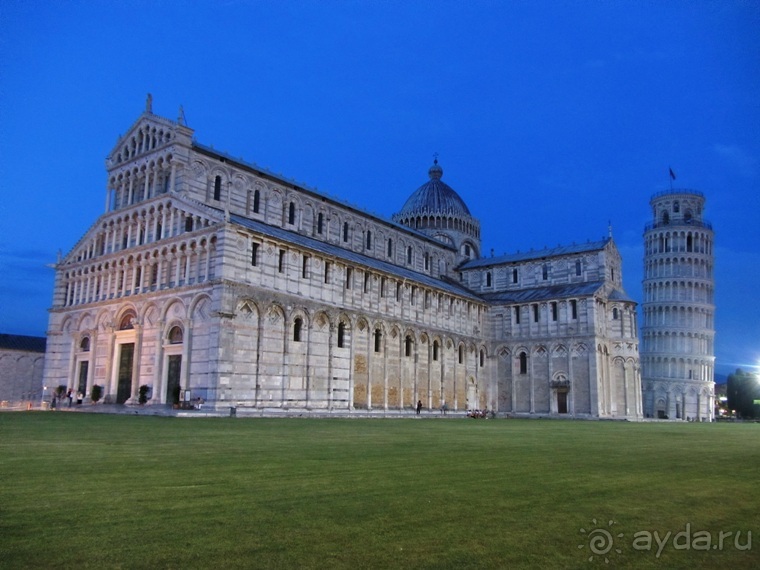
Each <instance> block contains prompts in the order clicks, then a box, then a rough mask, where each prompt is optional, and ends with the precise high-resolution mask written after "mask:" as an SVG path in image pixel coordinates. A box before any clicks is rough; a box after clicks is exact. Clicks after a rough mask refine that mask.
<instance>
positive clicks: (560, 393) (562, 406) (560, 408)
mask: <svg viewBox="0 0 760 570" xmlns="http://www.w3.org/2000/svg"><path fill="white" fill-rule="evenodd" d="M557 413H558V414H566V413H567V392H566V391H565V390H557Z"/></svg>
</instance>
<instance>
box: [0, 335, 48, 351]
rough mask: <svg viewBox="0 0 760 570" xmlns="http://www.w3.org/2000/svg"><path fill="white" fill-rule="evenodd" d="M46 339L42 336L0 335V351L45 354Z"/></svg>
mask: <svg viewBox="0 0 760 570" xmlns="http://www.w3.org/2000/svg"><path fill="white" fill-rule="evenodd" d="M46 345H47V339H46V338H45V337H44V336H24V335H18V334H0V349H4V350H21V351H24V352H45V346H46Z"/></svg>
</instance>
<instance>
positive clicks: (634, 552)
mask: <svg viewBox="0 0 760 570" xmlns="http://www.w3.org/2000/svg"><path fill="white" fill-rule="evenodd" d="M759 475H760V424H720V425H718V424H694V423H692V424H682V423H679V424H669V423H645V424H629V423H614V422H583V421H550V420H469V419H451V420H424V419H423V420H417V419H398V420H351V419H345V420H339V419H330V420H306V419H246V420H244V419H230V418H208V419H179V418H166V417H143V416H140V417H131V416H118V415H101V414H81V413H51V412H38V413H34V412H32V413H3V414H0V482H1V483H2V485H1V486H0V552H1V553H2V554H1V555H0V556H1V558H0V567H2V568H14V569H15V568H209V567H217V568H220V569H221V568H254V567H255V568H263V567H271V568H476V567H477V568H480V567H483V568H506V567H510V568H528V567H530V568H539V567H541V568H594V567H599V568H601V567H615V568H619V567H628V568H663V569H664V568H667V569H671V568H690V569H692V568H719V567H720V568H757V567H760V481H759V480H758V476H759ZM594 520H595V521H596V523H595V522H594ZM610 521H613V524H612V526H609V522H610ZM687 525H688V527H687ZM687 528H688V536H687V533H686V531H687ZM581 529H583V531H585V532H583V531H582V530H581ZM602 531H605V532H608V533H610V535H609V537H611V539H612V541H611V542H609V537H605V536H604V532H602ZM655 531H656V532H657V536H656V537H655V536H654V532H655ZM737 531H738V532H740V534H739V539H740V540H739V543H738V547H737V544H736V543H735V537H736V533H737ZM749 531H751V532H752V537H751V538H752V541H753V542H751V543H748V534H747V533H748V532H749ZM679 532H680V533H681V536H680V539H677V540H676V541H675V542H674V538H678V537H676V535H677V533H679ZM721 532H724V533H728V532H732V533H733V534H732V535H731V536H730V537H725V534H724V541H723V544H722V545H720V547H719V538H720V537H719V535H720V533H721ZM647 533H649V534H647ZM667 533H671V534H670V535H669V537H668V539H667V540H665V537H666V536H668V534H667ZM697 533H699V534H697ZM621 534H622V536H619V535H621ZM647 536H649V537H650V538H651V542H650V543H649V544H650V549H647V548H646V546H647ZM634 537H636V539H637V540H638V542H637V543H636V544H635V546H636V547H637V548H634ZM605 538H607V540H608V542H606V543H605V542H604V539H605ZM708 538H709V539H710V542H709V543H708V542H707V540H708ZM600 540H601V542H598V541H600ZM658 541H659V545H658ZM754 541H756V542H757V544H755V542H754ZM660 545H661V546H660ZM684 545H686V548H683V549H677V548H676V547H677V546H682V547H683V546H684ZM748 545H751V546H750V548H749V549H747V546H748ZM705 547H707V548H708V550H703V549H704V548H705ZM658 550H659V555H658ZM618 551H619V552H618ZM589 558H591V560H589ZM605 559H607V560H608V561H609V563H608V564H607V563H605Z"/></svg>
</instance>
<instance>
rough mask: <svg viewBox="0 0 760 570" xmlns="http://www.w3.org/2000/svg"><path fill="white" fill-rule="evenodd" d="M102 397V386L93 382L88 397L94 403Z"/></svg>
mask: <svg viewBox="0 0 760 570" xmlns="http://www.w3.org/2000/svg"><path fill="white" fill-rule="evenodd" d="M102 397H103V386H99V385H98V384H95V385H94V386H93V387H92V393H90V399H91V400H92V403H93V404H94V403H95V402H97V401H98V400H100V398H102Z"/></svg>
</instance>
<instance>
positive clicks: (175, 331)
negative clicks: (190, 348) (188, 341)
mask: <svg viewBox="0 0 760 570" xmlns="http://www.w3.org/2000/svg"><path fill="white" fill-rule="evenodd" d="M167 340H168V341H169V344H182V340H183V333H182V329H181V328H180V327H178V326H174V327H172V328H171V329H170V330H169V335H168V337H167Z"/></svg>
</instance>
